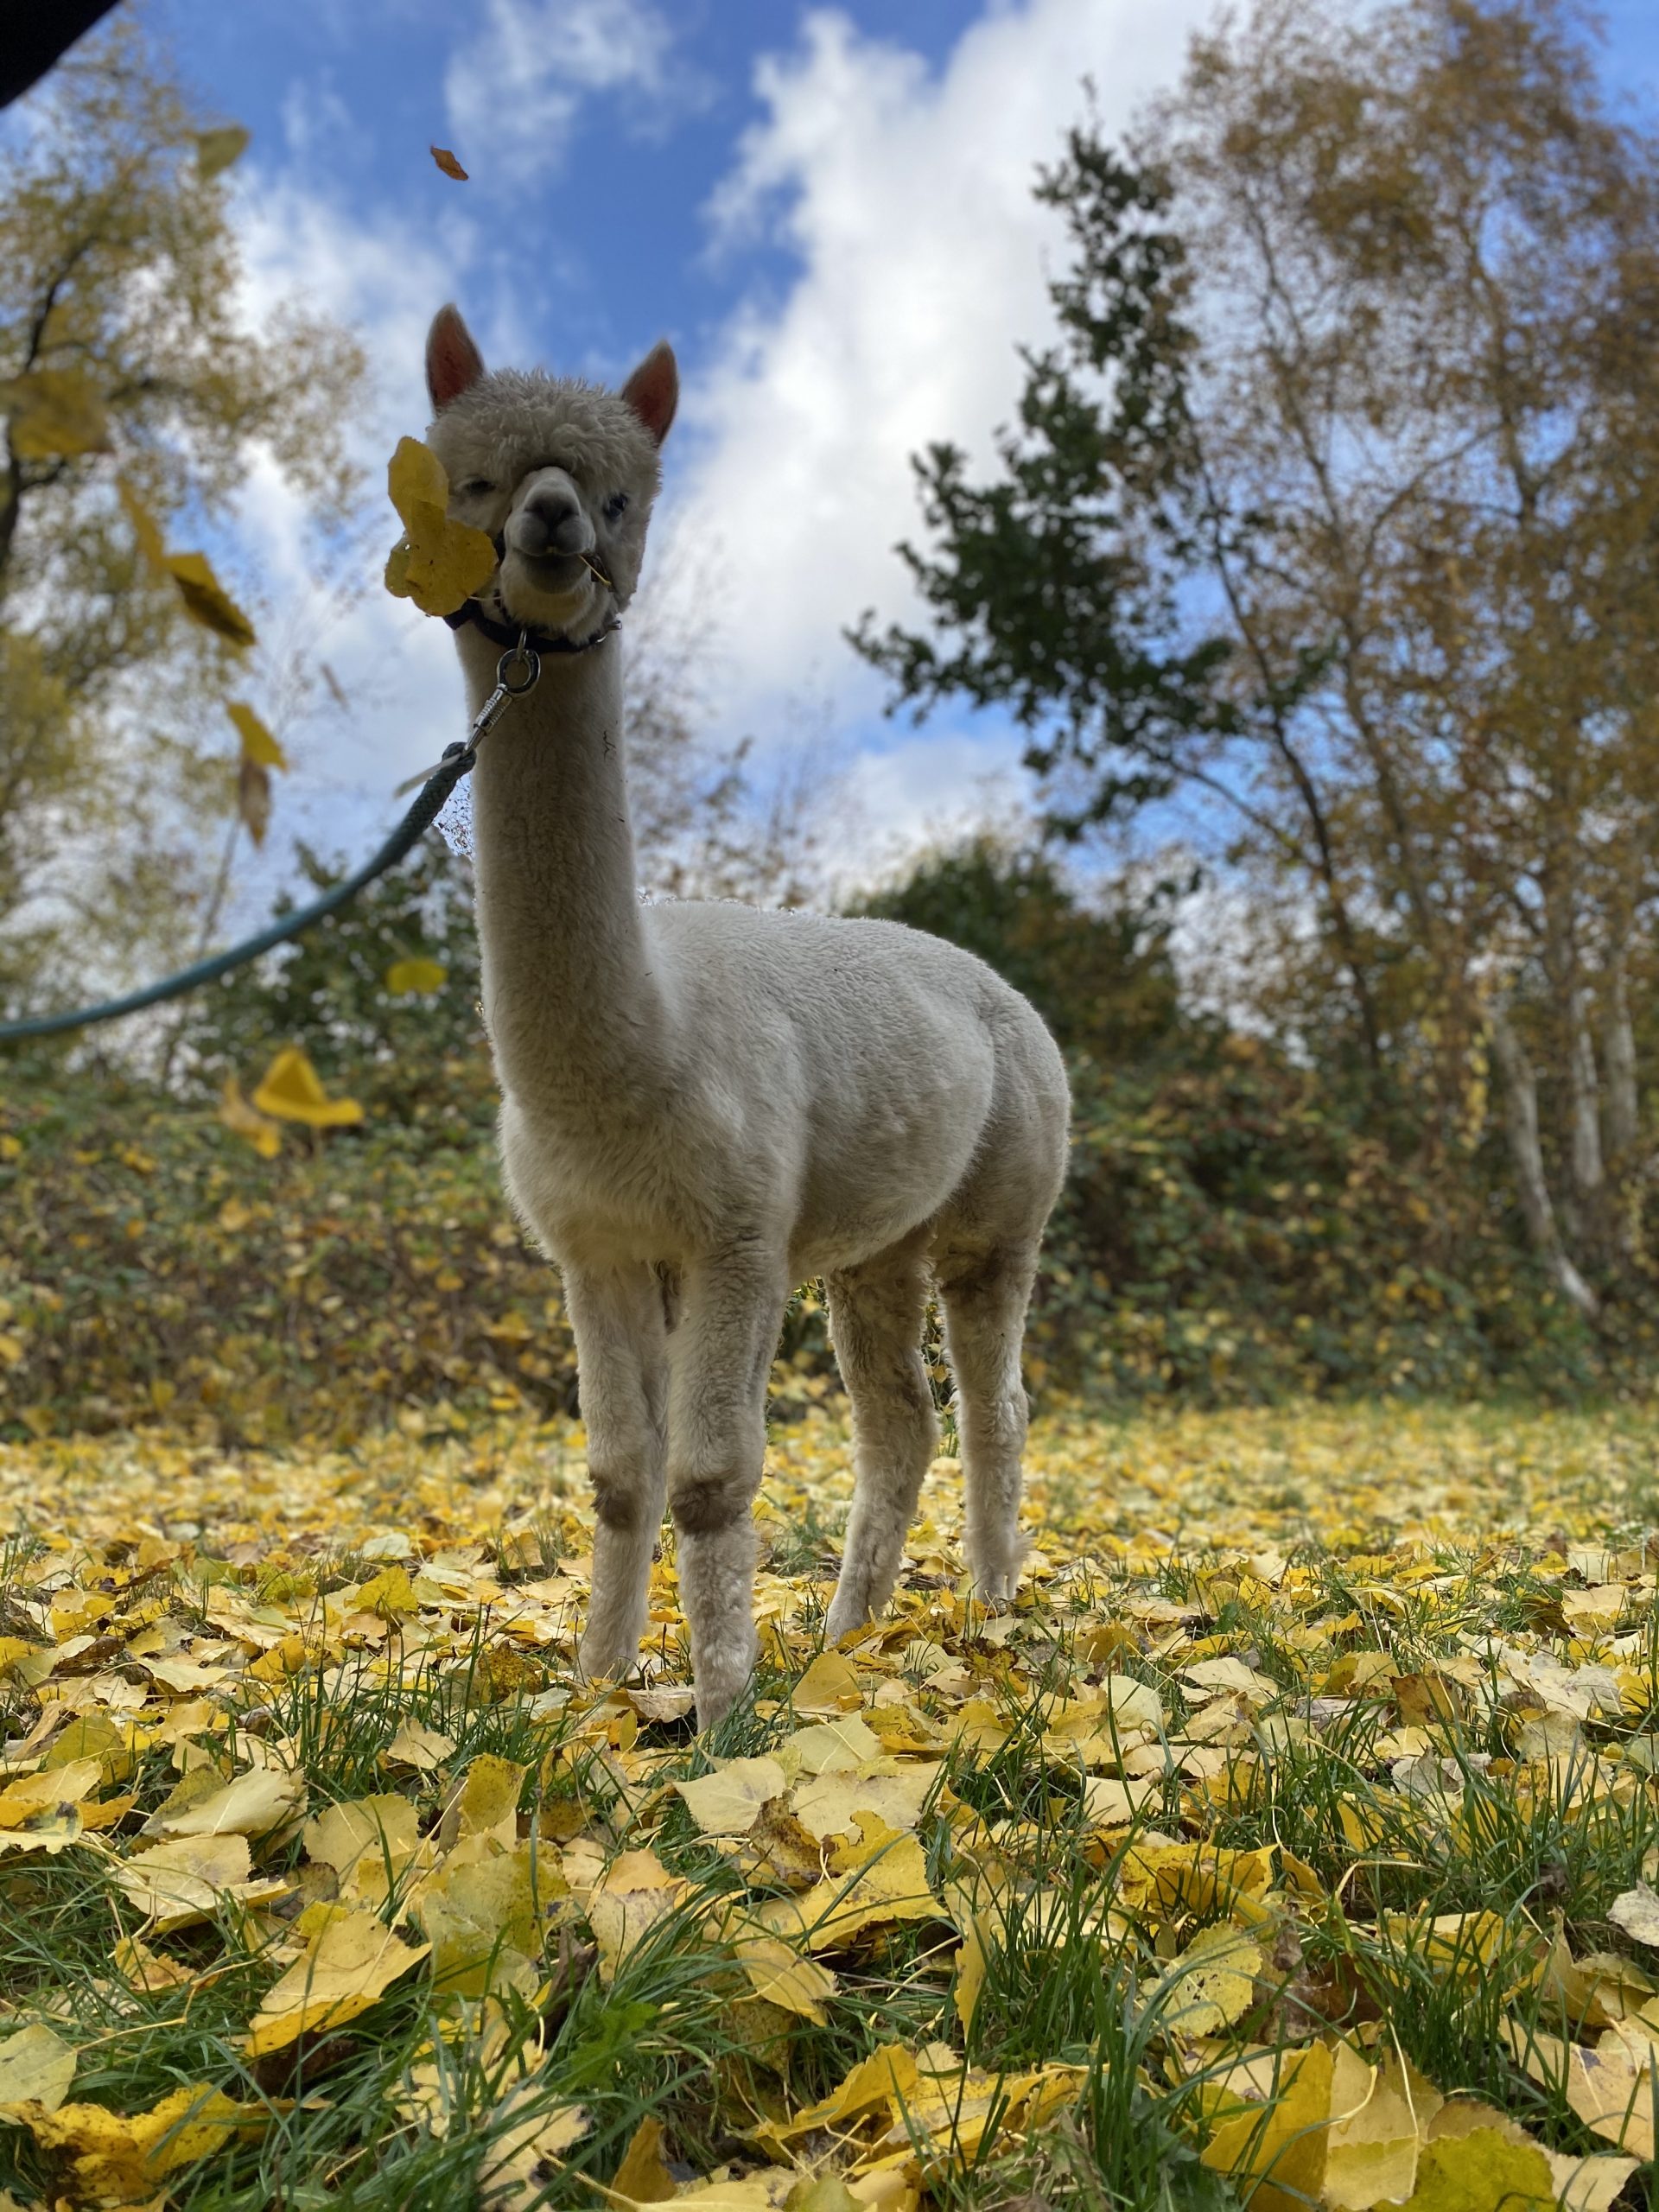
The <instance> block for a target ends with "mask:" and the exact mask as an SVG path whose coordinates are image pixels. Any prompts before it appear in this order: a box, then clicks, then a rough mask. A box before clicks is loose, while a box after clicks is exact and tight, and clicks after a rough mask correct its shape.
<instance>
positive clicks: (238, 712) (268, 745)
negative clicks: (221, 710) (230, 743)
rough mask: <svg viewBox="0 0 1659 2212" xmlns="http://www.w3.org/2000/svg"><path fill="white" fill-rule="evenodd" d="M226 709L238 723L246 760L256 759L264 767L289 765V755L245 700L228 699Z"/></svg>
mask: <svg viewBox="0 0 1659 2212" xmlns="http://www.w3.org/2000/svg"><path fill="white" fill-rule="evenodd" d="M225 711H226V714H227V715H229V716H230V718H231V720H232V722H234V723H235V725H236V733H237V735H238V737H239V738H240V739H241V741H242V758H243V759H244V760H252V761H255V762H257V765H258V766H260V767H262V768H283V769H285V768H286V767H287V766H288V755H287V754H286V753H284V752H283V748H282V747H281V746H280V745H278V744H277V741H276V739H275V738H274V737H273V736H272V735H271V734H270V731H269V730H268V729H267V728H265V725H264V722H262V721H260V719H259V717H258V715H256V714H255V712H254V711H253V709H252V708H251V706H249V705H248V703H247V702H246V701H245V700H243V699H231V700H227V701H226V706H225Z"/></svg>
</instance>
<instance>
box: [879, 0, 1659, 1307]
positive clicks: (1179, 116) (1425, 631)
mask: <svg viewBox="0 0 1659 2212" xmlns="http://www.w3.org/2000/svg"><path fill="white" fill-rule="evenodd" d="M1042 190H1043V193H1044V194H1045V195H1046V197H1048V198H1049V199H1051V200H1052V201H1053V202H1054V203H1055V204H1056V205H1057V206H1058V207H1060V208H1062V209H1063V210H1064V212H1065V215H1066V217H1067V219H1068V221H1069V223H1070V225H1071V234H1072V239H1073V244H1074V248H1075V260H1074V263H1073V266H1072V268H1071V270H1070V271H1069V272H1068V274H1067V275H1066V277H1065V278H1063V279H1062V280H1061V281H1060V282H1059V283H1058V284H1057V285H1056V287H1055V288H1054V298H1055V305H1056V308H1057V311H1058V318H1059V324H1060V332H1061V335H1060V339H1059V340H1058V343H1057V344H1056V345H1055V346H1053V347H1052V348H1051V349H1050V350H1049V351H1047V352H1046V353H1041V354H1039V355H1034V356H1033V357H1032V359H1031V366H1030V374H1029V377H1028V381H1027V390H1026V394H1025V397H1024V402H1023V404H1022V410H1021V417H1020V427H1019V429H1018V430H1017V431H1016V432H1014V434H1012V435H1010V436H1009V438H1008V439H1007V441H1006V442H1005V446H1004V452H1003V468H1002V471H1001V474H1000V476H999V478H998V479H997V480H995V481H993V482H992V483H989V484H987V485H976V484H973V483H971V482H970V481H969V479H968V476H967V473H966V468H965V464H964V463H963V460H962V458H961V456H960V455H957V454H953V453H951V452H950V451H949V450H948V449H944V448H940V449H936V451H935V452H934V453H933V454H931V455H930V456H929V457H928V459H927V461H925V463H924V464H923V467H922V475H923V485H924V492H925V499H926V502H927V513H928V518H929V520H930V522H931V524H932V526H933V529H934V532H935V537H934V543H933V544H932V546H931V548H930V549H929V550H928V551H927V552H925V553H917V552H915V551H913V550H912V552H911V554H910V555H909V558H910V560H911V563H912V568H913V569H914V571H915V573H916V575H917V577H918V582H919V583H920V585H921V588H922V590H923V593H924V595H925V598H926V600H927V601H929V602H930V604H931V610H932V613H933V615H934V628H933V632H932V634H931V636H915V635H910V634H907V633H906V632H902V631H892V632H887V633H886V634H885V635H883V636H878V635H876V634H874V632H871V631H870V630H869V628H868V626H867V627H866V629H865V631H864V632H862V633H861V638H860V642H861V645H863V648H864V650H865V651H866V652H868V653H869V654H870V655H871V657H872V658H875V659H876V660H877V661H878V662H879V663H880V664H882V665H884V666H885V667H887V670H888V671H889V672H890V673H891V674H892V675H893V677H895V678H896V679H897V687H898V690H899V695H900V696H903V697H906V698H910V699H912V700H915V701H918V702H921V703H924V704H925V703H926V702H928V701H930V700H931V698H934V697H938V696H944V694H945V693H947V692H950V691H956V692H966V693H967V694H968V695H969V696H973V697H976V698H987V699H988V698H1003V699H1009V700H1012V701H1013V702H1014V705H1015V708H1016V710H1017V711H1018V712H1019V713H1020V715H1022V717H1023V718H1024V719H1025V720H1026V721H1027V722H1028V724H1029V725H1030V726H1031V728H1032V730H1033V743H1032V747H1031V757H1032V760H1033V764H1034V765H1036V766H1039V767H1040V768H1042V769H1044V770H1045V771H1046V772H1048V773H1049V774H1050V775H1051V777H1052V778H1058V779H1059V783H1060V787H1061V789H1062V790H1063V791H1064V790H1065V789H1066V787H1067V779H1069V788H1070V794H1071V801H1072V810H1073V817H1074V818H1076V817H1077V815H1079V814H1084V815H1086V814H1087V813H1088V812H1090V810H1093V811H1096V812H1098V811H1100V810H1103V809H1104V808H1108V807H1110V806H1113V805H1121V804H1123V803H1125V802H1126V801H1127V802H1128V803H1129V804H1135V803H1138V802H1140V801H1142V800H1144V799H1146V798H1149V797H1155V796H1160V795H1165V794H1168V793H1170V792H1173V791H1183V790H1184V791H1196V792H1201V793H1203V794H1204V795H1205V798H1207V800H1208V802H1209V804H1211V807H1212V808H1215V809H1217V810H1221V811H1222V812H1223V813H1224V815H1225V816H1226V817H1228V818H1230V821H1231V822H1232V823H1234V824H1235V825H1236V836H1235V837H1234V840H1233V844H1232V853H1233V856H1234V858H1235V859H1236V860H1237V861H1240V862H1241V863H1243V864H1247V865H1248V866H1249V868H1252V869H1253V870H1255V872H1256V874H1257V876H1258V878H1259V876H1260V874H1262V871H1267V872H1268V873H1269V874H1272V875H1273V876H1274V878H1275V879H1276V880H1277V882H1278V884H1279V885H1280V887H1281V892H1280V895H1281V896H1285V895H1288V896H1290V897H1293V898H1298V897H1299V898H1300V899H1303V900H1304V901H1305V902H1306V906H1307V907H1308V908H1309V910H1310V911H1311V912H1313V914H1314V915H1315V916H1316V917H1317V918H1318V921H1319V927H1320V932H1321V939H1322V942H1323V944H1324V945H1325V949H1326V953H1327V957H1328V958H1329V960H1330V962H1331V963H1332V967H1333V969H1339V970H1340V972H1341V973H1342V975H1343V976H1344V982H1345V989H1346V996H1347V1001H1348V1006H1349V1010H1350V1020H1351V1027H1352V1031H1353V1033H1354V1036H1355V1038H1356V1040H1357V1045H1358V1046H1359V1048H1360V1050H1361V1052H1362V1053H1363V1058H1364V1059H1365V1060H1366V1061H1368V1062H1369V1064H1370V1065H1371V1067H1372V1068H1373V1069H1374V1071H1376V1072H1377V1074H1378V1075H1379V1076H1380V1075H1383V1074H1384V1073H1386V1074H1387V1075H1388V1076H1389V1077H1390V1079H1393V1080H1396V1081H1397V1080H1402V1079H1403V1080H1405V1081H1407V1082H1408V1083H1409V1084H1412V1085H1413V1086H1414V1089H1415V1093H1416V1096H1418V1098H1419V1100H1420V1110H1421V1131H1422V1137H1423V1141H1424V1145H1425V1147H1426V1150H1427V1153H1428V1154H1430V1155H1431V1156H1432V1157H1435V1158H1438V1159H1439V1160H1440V1162H1441V1167H1442V1172H1443V1173H1446V1174H1448V1175H1450V1174H1454V1173H1457V1172H1458V1162H1459V1160H1466V1159H1467V1157H1468V1155H1469V1152H1470V1149H1471V1147H1472V1145H1473V1144H1474V1142H1475V1141H1477V1139H1478V1135H1479V1131H1480V1126H1481V1123H1482V1121H1483V1119H1484V1113H1485V1110H1486V1107H1485V1087H1486V1080H1487V1073H1488V1071H1489V1069H1490V1070H1491V1072H1492V1073H1493V1074H1494V1075H1495V1077H1496V1088H1497V1091H1498V1093H1499V1095H1500V1096H1501V1100H1502V1108H1503V1118H1504V1122H1505V1126H1506V1129H1507V1134H1508V1139H1509V1148H1510V1162H1511V1170H1512V1189H1513V1192H1514V1195H1515V1199H1516V1205H1517V1208H1518V1211H1519V1212H1520V1213H1521V1215H1522V1217H1524V1219H1525V1222H1526V1224H1527V1228H1528V1230H1529V1235H1530V1236H1531V1239H1532V1242H1533V1243H1534V1245H1535V1249H1536V1250H1537V1251H1538V1253H1539V1255H1540V1257H1541V1260H1542V1262H1544V1264H1545V1266H1546V1267H1547V1268H1548V1272H1549V1274H1550V1275H1551V1276H1552V1278H1553V1280H1554V1282H1555V1284H1556V1285H1557V1287H1559V1289H1560V1291H1561V1292H1562V1294H1564V1295H1565V1296H1566V1297H1567V1299H1568V1300H1571V1301H1572V1303H1573V1304H1574V1305H1575V1306H1578V1307H1579V1308H1580V1310H1581V1311H1582V1312H1585V1313H1594V1312H1595V1311H1596V1310H1597V1307H1598V1304H1599V1289H1598V1285H1599V1286H1600V1287H1601V1289H1602V1290H1604V1291H1605V1288H1606V1287H1609V1286H1611V1284H1612V1283H1613V1282H1614V1281H1617V1280H1618V1278H1619V1277H1620V1275H1621V1274H1623V1273H1624V1272H1625V1271H1626V1270H1628V1269H1629V1268H1630V1267H1632V1266H1633V1265H1636V1264H1637V1262H1639V1260H1640V1250H1639V1246H1640V1231H1639V1216H1638V1207H1637V1197H1638V1193H1639V1189H1640V1185H1641V1180H1642V1172H1643V1166H1644V1155H1645V1148H1646V1139H1645V1137H1644V1135H1643V1119H1642V1114H1641V1109H1640V1102H1639V1097H1638V1090H1637V1084H1638V1077H1639V1065H1638V1055H1637V1049H1636V1044H1635V1035H1634V1030H1633V1026H1632V1022H1631V1020H1630V997H1631V989H1630V974H1631V971H1632V967H1633V964H1634V963H1639V962H1640V961H1642V960H1643V958H1645V957H1647V947H1648V944H1649V938H1650V931H1651V920H1652V904H1653V898H1654V893H1655V889H1656V885H1655V880H1654V872H1653V852H1654V842H1655V833H1656V829H1659V816H1656V814H1655V811H1654V804H1655V799H1656V796H1659V791H1656V779H1659V728H1656V722H1655V713H1656V709H1655V707H1654V704H1653V702H1654V700H1655V697H1656V681H1655V679H1656V676H1659V667H1656V655H1659V563H1656V555H1655V547H1656V544H1659V533H1656V528H1655V525H1656V522H1659V405H1656V402H1659V388H1656V384H1659V183H1656V147H1655V143H1653V141H1652V140H1651V139H1650V138H1649V137H1645V136H1643V135H1642V134H1640V133H1638V132H1637V131H1636V130H1633V129H1632V128H1631V127H1630V126H1629V125H1627V124H1622V123H1620V122H1618V120H1616V119H1615V118H1613V117H1612V116H1611V114H1610V113H1609V112H1608V111H1607V109H1606V107H1605V103H1604V101H1603V99H1602V97H1601V95H1600V92H1599V88H1598V84H1597V79H1596V76H1595V73H1594V68H1593V57H1592V54H1591V53H1590V51H1589V50H1588V49H1587V48H1586V44H1585V42H1584V40H1583V38H1582V36H1581V35H1580V33H1579V30H1578V27H1577V24H1576V22H1575V19H1574V17H1573V13H1572V11H1571V10H1570V8H1569V7H1568V6H1567V4H1566V0H1487V3H1486V4H1478V3H1477V0H1395V4H1393V5H1389V6H1385V7H1383V9H1381V10H1376V11H1369V12H1368V13H1367V14H1366V16H1365V17H1364V19H1363V22H1355V21H1353V20H1351V16H1350V15H1349V11H1347V10H1344V9H1341V8H1339V7H1338V6H1336V5H1334V4H1332V0H1258V4H1257V5H1256V6H1255V8H1254V9H1253V10H1251V12H1250V13H1249V16H1248V17H1247V18H1246V19H1245V20H1244V21H1243V22H1242V23H1240V24H1237V25H1236V26H1232V27H1229V28H1227V29H1224V30H1223V31H1221V32H1219V33H1217V35H1214V36H1213V37H1210V38H1207V39H1203V40H1200V41H1198V42H1197V44H1196V45H1195V48H1194V50H1193V56H1192V63H1191V66H1190V67H1189V70H1188V72H1187V74H1186V77H1185V80H1184V82H1183V84H1182V86H1181V87H1180V88H1179V92H1177V93H1176V94H1175V95H1174V96H1173V98H1172V99H1170V100H1169V101H1168V102H1167V103H1166V105H1164V107H1163V108H1162V109H1161V111H1160V112H1159V113H1158V114H1157V115H1156V116H1155V118H1154V119H1153V122H1152V124H1151V126H1150V128H1149V130H1148V131H1147V134H1146V136H1145V137H1144V139H1143V141H1142V143H1141V146H1140V148H1139V152H1138V164H1137V165H1136V166H1135V167H1131V166H1129V165H1128V164H1126V163H1124V162H1122V161H1121V160H1119V159H1118V158H1117V157H1116V156H1114V155H1113V154H1112V152H1111V150H1110V149H1109V148H1107V147H1106V146H1105V145H1104V144H1103V143H1102V142H1101V140H1100V138H1099V136H1098V134H1097V133H1094V132H1092V131H1087V130H1085V131H1080V132H1078V133H1077V134H1076V135H1075V136H1074V137H1073V139H1072V141H1071V146H1070V149H1069V151H1068V156H1067V158H1066V160H1065V162H1063V163H1062V164H1061V165H1060V167H1059V168H1057V169H1056V171H1055V172H1054V173H1053V174H1052V175H1050V176H1048V177H1047V178H1046V180H1045V181H1044V183H1043V186H1042ZM1541 1073H1542V1075H1543V1077H1544V1078H1545V1080H1544V1081H1543V1083H1542V1084H1541V1082H1540V1074H1541Z"/></svg>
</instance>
